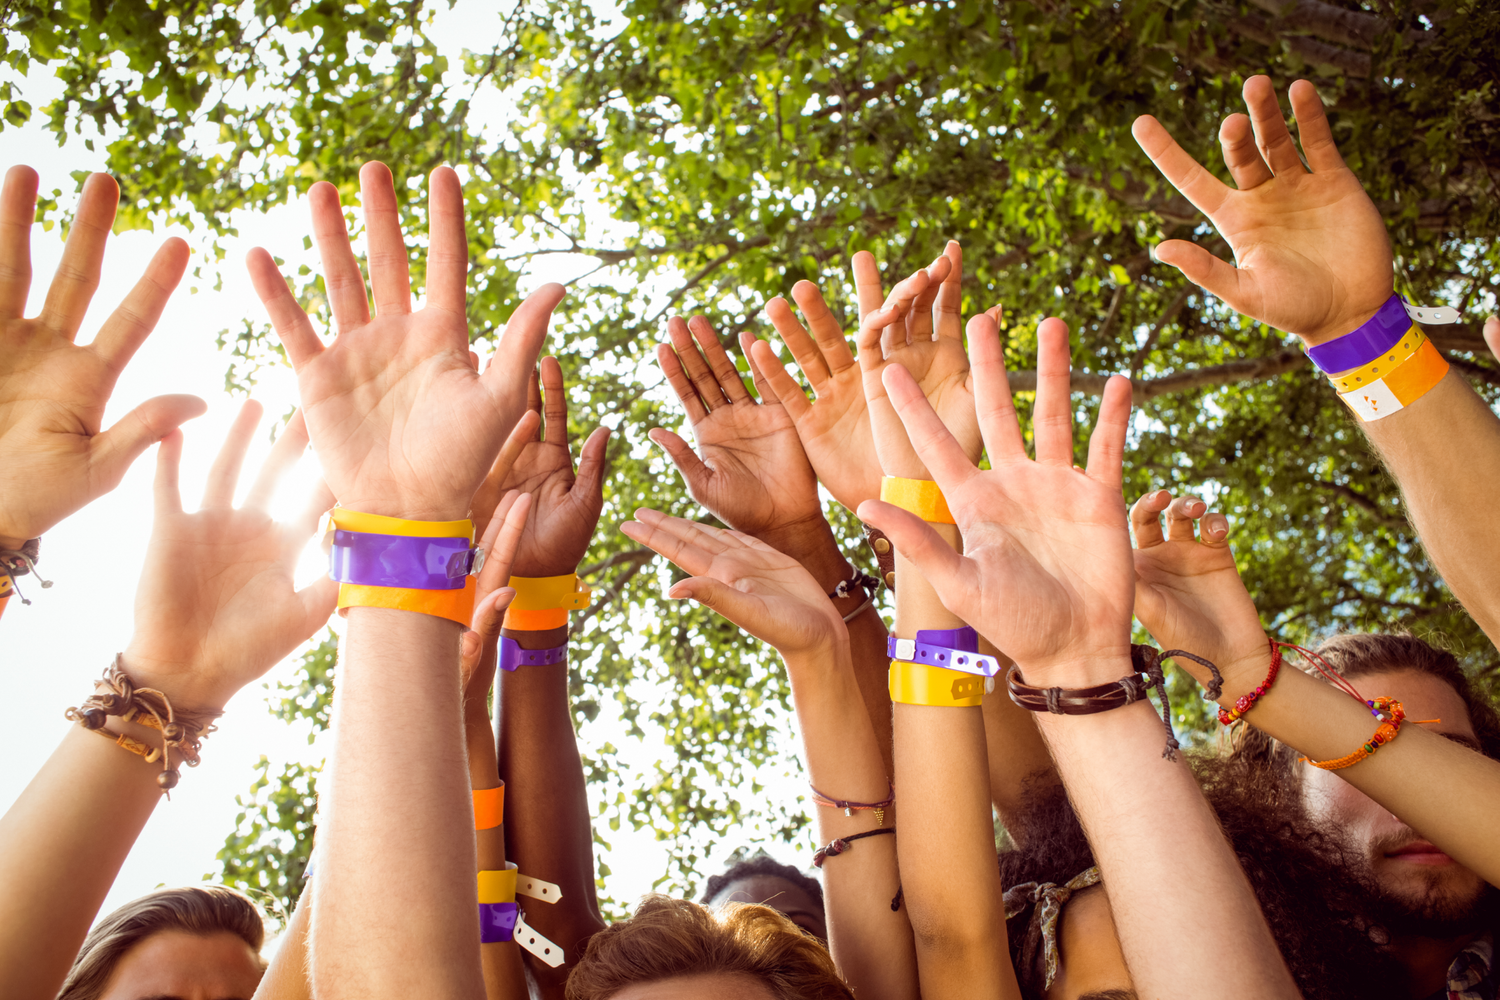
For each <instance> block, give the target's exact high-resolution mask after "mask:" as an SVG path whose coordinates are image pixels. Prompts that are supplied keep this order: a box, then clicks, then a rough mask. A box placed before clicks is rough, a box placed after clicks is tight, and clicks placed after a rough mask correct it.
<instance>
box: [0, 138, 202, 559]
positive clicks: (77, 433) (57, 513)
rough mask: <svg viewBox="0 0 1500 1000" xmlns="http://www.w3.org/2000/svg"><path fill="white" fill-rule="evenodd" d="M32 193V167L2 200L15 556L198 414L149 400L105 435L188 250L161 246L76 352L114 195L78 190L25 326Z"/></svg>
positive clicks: (1, 307) (189, 402) (2, 348)
mask: <svg viewBox="0 0 1500 1000" xmlns="http://www.w3.org/2000/svg"><path fill="white" fill-rule="evenodd" d="M36 194H37V175H36V172H35V171H34V170H32V169H31V168H30V167H19V166H18V167H12V168H11V169H10V171H9V173H7V174H6V176H5V185H4V188H3V190H0V549H12V550H14V549H19V548H20V547H21V545H22V543H23V542H25V541H26V540H27V539H31V538H36V537H37V536H39V535H41V534H42V533H43V532H44V531H47V530H48V529H49V528H51V527H52V526H53V525H55V524H57V523H58V522H59V521H61V520H62V519H63V518H65V517H67V516H68V515H69V514H71V513H73V512H74V511H76V510H78V509H79V508H80V507H83V506H84V505H85V504H87V503H89V502H90V501H92V500H94V499H97V498H98V497H100V496H103V495H104V494H105V493H108V492H109V491H110V490H112V489H114V488H115V487H116V486H118V485H119V483H120V479H121V478H122V477H123V476H124V475H125V470H126V469H128V468H129V467H130V463H131V462H133V461H135V459H136V457H137V456H139V455H140V454H141V452H143V451H145V450H146V448H147V447H148V446H150V445H152V444H155V443H156V442H157V441H160V440H161V439H162V438H164V437H166V435H168V434H169V433H171V431H172V430H173V429H174V428H175V427H177V426H178V425H179V424H181V423H182V422H183V421H185V420H188V419H190V418H192V417H196V416H198V415H199V414H201V413H202V412H203V411H204V409H205V406H204V403H203V400H201V399H199V398H198V397H196V396H157V397H155V398H153V399H148V400H147V401H145V402H144V403H142V404H140V405H139V406H137V407H136V408H135V409H134V410H132V411H130V412H129V413H127V414H126V415H125V416H123V417H121V418H120V420H118V421H117V422H116V423H115V424H114V426H112V427H110V428H109V429H108V430H104V429H103V428H102V421H103V419H104V410H105V407H106V406H107V405H108V403H109V397H110V393H111V392H112V391H113V390H114V387H115V381H116V380H117V379H118V378H119V377H120V373H121V372H122V371H124V369H125V366H126V365H127V364H129V362H130V358H131V356H132V355H134V354H135V352H136V350H137V349H138V348H139V347H140V346H141V344H142V343H143V342H144V341H145V339H146V337H147V336H148V335H149V334H150V333H151V330H152V328H153V327H155V325H156V321H157V320H158V319H159V318H160V317H161V313H162V309H163V308H165V306H166V303H167V299H168V297H169V296H170V295H171V294H172V290H173V289H174V288H176V287H177V282H178V281H180V280H181V279H182V274H183V271H184V270H185V269H186V267H187V259H188V247H187V244H186V243H184V242H183V241H182V240H180V239H176V238H173V239H170V240H167V241H166V243H165V244H163V245H162V248H161V249H160V250H158V251H157V252H156V255H155V256H154V257H152V259H151V262H150V263H149V264H148V265H147V266H146V273H145V274H144V275H143V276H142V277H141V280H140V281H139V282H137V283H136V286H135V288H134V289H132V290H131V292H130V294H129V295H128V296H126V298H125V301H124V302H122V303H121V304H120V306H119V308H117V309H116V310H115V311H114V312H113V313H112V314H110V316H109V318H108V319H106V320H105V321H104V325H103V326H102V327H101V328H100V330H99V333H98V335H97V336H96V337H95V338H94V340H93V342H92V343H89V344H87V345H78V344H75V343H74V342H73V341H74V338H75V337H77V336H78V331H79V328H80V327H81V326H82V325H83V319H84V315H85V313H87V311H88V308H89V302H90V300H91V299H92V298H93V296H94V292H95V290H97V289H98V287H99V271H100V267H101V265H102V262H103V260H104V245H105V243H106V241H107V240H108V237H109V232H110V227H111V226H112V225H113V223H114V218H115V209H116V208H117V207H118V205H119V200H120V189H119V185H117V184H116V183H115V182H114V179H113V178H111V177H110V176H109V175H107V174H92V175H90V176H89V178H88V179H87V180H86V181H85V182H84V185H83V193H82V195H81V196H80V198H79V202H78V210H77V212H76V213H75V215H74V219H73V225H72V227H71V228H70V229H69V231H68V242H67V246H66V248H65V249H64V250H63V256H62V261H61V263H60V264H59V265H58V269H57V275H56V276H55V277H54V278H53V281H52V285H51V287H50V288H48V290H47V299H46V304H45V305H44V306H43V307H42V312H41V315H39V316H37V317H36V318H35V319H26V318H25V311H26V299H27V294H28V292H29V291H30V286H31V223H32V218H33V216H34V215H35V212H36Z"/></svg>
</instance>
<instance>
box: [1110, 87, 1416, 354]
mask: <svg viewBox="0 0 1500 1000" xmlns="http://www.w3.org/2000/svg"><path fill="white" fill-rule="evenodd" d="M1244 94H1245V106H1246V107H1247V108H1248V109H1249V111H1250V116H1249V117H1248V118H1247V117H1246V116H1244V115H1230V116H1229V117H1228V118H1226V119H1225V120H1224V124H1223V125H1222V126H1221V127H1220V129H1219V142H1220V145H1221V146H1222V148H1223V151H1224V163H1225V165H1226V166H1227V167H1228V168H1229V173H1230V175H1231V176H1233V178H1234V182H1235V184H1236V185H1237V188H1238V189H1236V188H1231V187H1228V186H1227V185H1225V184H1224V183H1223V182H1221V181H1220V180H1218V179H1217V178H1216V177H1214V176H1213V175H1212V174H1210V173H1209V172H1208V171H1207V170H1205V169H1204V168H1203V167H1202V166H1201V165H1199V164H1198V162H1197V161H1196V160H1194V159H1193V158H1192V157H1191V156H1189V155H1188V154H1187V153H1186V152H1185V151H1184V150H1183V149H1182V147H1181V146H1179V145H1177V143H1176V142H1174V141H1173V140H1172V137H1171V136H1170V135H1168V134H1167V130H1166V129H1164V128H1163V127H1162V126H1161V124H1160V123H1159V122H1157V120H1156V119H1155V118H1152V117H1151V116H1149V115H1143V116H1142V117H1140V118H1137V119H1136V121H1135V125H1134V126H1133V127H1132V131H1133V132H1134V134H1135V138H1136V141H1137V142H1138V143H1140V146H1141V148H1142V149H1143V150H1145V151H1146V155H1147V156H1149V157H1151V160H1152V162H1153V163H1155V164H1156V167H1157V169H1158V170H1160V171H1161V172H1162V173H1163V174H1164V175H1166V178H1167V180H1169V181H1171V182H1172V185H1173V186H1174V187H1176V188H1177V190H1179V191H1181V192H1182V194H1183V196H1184V197H1186V198H1187V199H1188V200H1189V201H1191V202H1192V203H1193V204H1194V205H1195V206H1196V207H1197V208H1198V210H1199V211H1201V212H1202V213H1203V214H1204V215H1206V216H1208V218H1209V221H1210V222H1212V223H1213V224H1214V228H1216V229H1218V231H1219V234H1220V235H1222V236H1223V237H1224V239H1225V240H1226V241H1227V242H1228V243H1229V247H1230V249H1231V250H1232V251H1233V252H1234V260H1235V262H1234V264H1233V265H1230V264H1228V263H1226V262H1225V261H1222V260H1219V259H1218V258H1217V257H1215V256H1214V255H1213V254H1211V253H1209V252H1208V251H1207V250H1205V249H1203V248H1202V247H1199V246H1196V245H1195V244H1192V243H1188V242H1187V241H1185V240H1167V241H1166V242H1165V243H1162V244H1161V245H1159V246H1158V247H1157V248H1156V256H1157V258H1158V259H1160V260H1162V261H1164V262H1166V263H1168V264H1171V265H1172V266H1173V267H1175V268H1177V269H1178V270H1180V271H1181V272H1182V273H1183V274H1184V275H1186V276H1187V277H1188V279H1189V280H1190V281H1194V282H1196V283H1197V284H1199V285H1201V286H1202V287H1203V288H1205V289H1206V290H1208V291H1210V292H1212V293H1213V294H1215V295H1217V296H1218V297H1219V298H1221V299H1223V300H1224V301H1225V302H1226V303H1227V304H1228V305H1229V306H1230V308H1232V309H1234V310H1235V311H1236V312H1240V313H1243V314H1244V315H1246V316H1250V317H1252V318H1254V319H1258V320H1260V321H1261V322H1263V323H1268V324H1270V325H1271V326H1274V327H1276V328H1277V329H1281V330H1287V331H1289V332H1291V333H1295V334H1297V335H1298V336H1300V337H1302V338H1303V340H1305V341H1307V343H1308V344H1309V345H1310V346H1315V345H1317V344H1319V343H1322V342H1323V341H1325V340H1330V339H1332V338H1334V337H1338V336H1342V335H1343V334H1345V333H1348V332H1349V331H1350V330H1353V329H1354V328H1355V327H1357V326H1359V325H1360V324H1361V323H1363V322H1365V321H1366V320H1367V319H1369V318H1370V317H1371V316H1373V315H1374V314H1375V312H1376V310H1378V309H1379V308H1380V306H1381V305H1382V304H1383V303H1384V302H1385V301H1386V300H1387V299H1389V298H1390V297H1391V287H1392V262H1391V244H1390V239H1389V237H1388V236H1387V235H1386V231H1385V225H1384V224H1383V223H1382V222H1381V219H1380V213H1379V211H1377V210H1376V208H1375V205H1374V203H1373V202H1372V201H1370V197H1369V195H1367V194H1365V191H1364V188H1362V187H1361V186H1360V183H1359V179H1358V178H1357V177H1355V176H1354V173H1353V172H1352V171H1351V170H1350V169H1349V168H1348V167H1346V166H1345V165H1344V160H1343V157H1341V156H1340V155H1339V151H1338V148H1337V147H1336V146H1335V145H1334V144H1333V133H1332V131H1331V130H1330V129H1329V127H1328V118H1327V117H1326V116H1325V115H1324V113H1323V102H1322V101H1321V100H1320V99H1319V98H1318V93H1317V90H1316V89H1314V87H1313V85H1312V84H1311V83H1309V82H1307V81H1306V80H1298V81H1297V82H1296V83H1294V84H1292V86H1291V92H1290V97H1291V102H1292V111H1293V113H1294V114H1295V115H1296V116H1297V130H1298V132H1299V133H1300V135H1301V139H1302V152H1303V155H1305V156H1306V157H1307V166H1306V167H1304V166H1303V164H1302V160H1301V158H1299V157H1298V155H1297V147H1296V145H1295V144H1294V143H1293V142H1292V137H1291V134H1290V133H1289V132H1288V131H1287V127H1286V122H1285V120H1284V119H1283V118H1282V115H1281V105H1280V104H1279V103H1278V102H1277V100H1276V90H1275V87H1274V86H1273V85H1272V84H1271V80H1270V78H1269V77H1265V76H1252V77H1251V78H1250V79H1248V80H1246V81H1245V90H1244ZM1309 168H1310V170H1311V172H1309Z"/></svg>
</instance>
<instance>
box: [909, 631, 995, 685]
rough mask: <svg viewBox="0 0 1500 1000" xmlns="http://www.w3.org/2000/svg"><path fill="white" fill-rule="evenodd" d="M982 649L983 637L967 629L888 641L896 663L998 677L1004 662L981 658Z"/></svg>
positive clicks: (933, 632)
mask: <svg viewBox="0 0 1500 1000" xmlns="http://www.w3.org/2000/svg"><path fill="white" fill-rule="evenodd" d="M978 649H979V633H977V632H975V631H974V630H973V629H971V628H968V627H967V626H965V627H964V628H955V629H923V630H922V631H920V632H918V633H917V638H916V639H915V640H912V639H897V638H896V637H894V636H892V637H890V638H888V639H886V641H885V650H886V655H887V656H889V657H890V658H891V659H893V660H904V661H905V662H907V663H923V664H926V665H927V666H930V667H944V668H946V669H948V670H961V671H963V672H964V673H966V674H977V675H979V676H980V677H994V676H995V675H996V674H998V673H999V672H1000V661H999V660H998V659H996V658H995V657H993V656H981V655H980V654H979V653H978V652H977V650H978Z"/></svg>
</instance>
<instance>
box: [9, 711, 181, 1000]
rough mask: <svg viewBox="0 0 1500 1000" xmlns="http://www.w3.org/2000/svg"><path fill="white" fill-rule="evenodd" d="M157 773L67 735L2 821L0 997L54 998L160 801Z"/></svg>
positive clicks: (96, 741)
mask: <svg viewBox="0 0 1500 1000" xmlns="http://www.w3.org/2000/svg"><path fill="white" fill-rule="evenodd" d="M110 728H112V729H119V728H120V726H119V720H118V719H111V720H110ZM160 773H161V764H160V763H157V764H155V765H152V764H148V763H146V761H145V760H144V759H142V758H141V757H138V756H136V755H135V754H133V753H129V752H127V751H125V750H124V749H122V748H120V747H118V746H114V745H112V744H111V743H110V742H109V741H107V740H104V739H102V738H100V737H99V736H98V735H96V734H94V733H90V732H85V731H84V730H83V729H82V728H80V727H78V726H73V727H72V728H70V729H69V730H68V732H67V735H65V736H64V737H63V740H62V743H61V744H59V746H58V748H57V749H56V750H55V751H54V752H53V754H52V756H51V757H49V758H48V759H47V762H46V763H45V764H43V765H42V769H41V770H40V771H39V772H37V775H36V777H35V778H33V779H32V780H31V783H30V784H29V785H27V786H26V789H25V790H24V791H23V792H22V793H21V795H20V797H19V798H18V799H16V801H15V803H14V804H13V805H12V806H11V807H10V809H9V810H7V811H6V813H5V815H4V817H0V995H3V996H6V997H14V998H16V1000H31V998H35V1000H52V998H53V997H55V996H56V995H57V991H58V989H59V988H60V987H61V986H62V984H63V980H64V979H66V978H67V974H68V970H69V968H71V967H72V964H73V959H74V957H75V956H76V955H77V954H78V949H79V947H80V946H81V945H82V944H83V939H84V937H85V936H86V935H87V934H88V931H89V926H90V925H91V924H92V923H93V922H94V918H95V916H97V915H98V912H99V907H100V906H101V905H102V904H103V902H104V897H105V896H106V895H107V894H108V893H109V889H110V886H111V885H113V884H114V880H115V876H116V875H118V874H119V871H120V866H121V865H122V864H124V862H125V857H126V855H128V854H129V853H130V848H131V847H132V846H133V845H134V844H135V841H136V838H137V837H139V836H140V833H141V830H142V828H144V827H145V825H146V821H147V820H148V819H149V818H150V817H151V813H152V811H153V810H154V809H155V808H156V804H157V803H158V802H159V801H161V798H162V794H161V788H160V787H159V786H158V785H157V783H156V776H157V775H158V774H160Z"/></svg>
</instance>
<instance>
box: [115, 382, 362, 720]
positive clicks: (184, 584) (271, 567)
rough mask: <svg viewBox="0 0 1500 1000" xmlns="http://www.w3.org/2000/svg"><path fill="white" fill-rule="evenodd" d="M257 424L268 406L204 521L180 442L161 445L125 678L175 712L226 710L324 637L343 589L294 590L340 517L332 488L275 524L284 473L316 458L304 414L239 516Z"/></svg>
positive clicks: (236, 434) (240, 441)
mask: <svg viewBox="0 0 1500 1000" xmlns="http://www.w3.org/2000/svg"><path fill="white" fill-rule="evenodd" d="M260 418H261V406H260V404H259V403H257V402H254V401H250V402H247V403H245V405H244V407H243V408H242V409H241V410H240V414H239V417H238V418H237V419H236V420H235V422H234V426H233V428H232V429H231V430H230V432H229V436H228V437H227V438H226V439H225V441H224V447H223V448H222V449H221V450H220V451H219V457H218V459H217V460H216V461H215V462H214V465H213V468H212V469H211V470H210V471H209V475H208V485H207V487H206V488H205V489H204V492H203V506H202V508H201V509H200V510H199V511H198V512H197V513H194V514H189V513H186V512H185V511H184V510H183V509H182V496H181V493H180V491H179V490H178V486H177V472H178V467H179V465H180V464H181V460H182V434H181V432H179V431H173V432H171V433H169V434H168V435H167V436H166V437H165V438H163V439H162V442H161V449H160V451H159V452H158V454H157V459H156V517H155V521H154V523H153V524H152V529H151V542H150V545H149V546H148V547H147V549H146V566H145V569H144V570H143V571H142V573H141V583H140V587H139V588H138V589H137V591H136V598H135V635H134V636H133V637H132V638H131V640H130V645H129V646H128V647H127V648H126V650H125V668H126V671H127V672H128V673H129V674H130V676H131V679H132V680H134V681H135V683H136V684H137V686H143V687H153V688H157V689H158V690H160V691H163V692H165V693H166V694H167V696H168V697H169V698H171V699H172V704H173V706H174V707H175V708H177V709H178V710H182V711H190V712H205V711H207V712H213V711H217V710H218V709H220V708H222V707H223V705H224V703H225V702H226V701H228V700H229V698H230V697H231V696H232V695H233V694H234V693H235V692H236V691H238V690H239V689H240V688H242V687H244V686H245V685H246V684H249V683H250V682H251V681H253V680H255V679H256V678H258V677H260V676H261V675H262V674H264V673H265V672H266V671H267V670H269V669H271V667H273V666H275V665H276V663H277V662H279V661H280V660H281V659H282V658H284V657H285V656H287V655H288V654H289V653H291V652H292V650H294V649H296V648H297V647H298V646H299V645H301V644H302V643H303V642H305V641H306V640H307V639H308V638H309V637H310V636H311V635H312V634H313V633H314V632H316V631H317V630H318V629H319V628H322V627H323V625H324V623H326V622H327V621H328V616H329V615H330V614H332V613H333V609H334V605H335V604H336V603H337V600H338V584H336V583H334V582H333V581H332V580H330V579H328V578H327V577H326V576H323V577H319V578H318V580H317V581H316V582H315V583H312V584H309V585H308V586H307V587H305V588H304V589H302V590H300V591H299V590H297V589H296V588H295V587H294V586H293V585H292V574H293V572H294V570H295V568H296V565H297V557H298V555H299V554H300V553H301V551H302V549H303V547H304V546H305V545H306V544H307V540H308V539H309V538H311V537H312V534H313V532H314V531H315V530H316V528H317V524H318V518H319V517H320V516H321V515H322V514H323V512H324V511H326V510H328V508H329V507H331V506H333V496H332V495H331V494H330V493H329V492H328V490H327V488H326V487H324V486H322V485H321V484H320V486H319V488H318V491H317V493H316V494H315V495H314V496H313V497H312V498H311V499H310V502H309V503H308V505H307V507H306V508H305V509H304V510H303V512H302V513H301V515H299V516H298V518H297V519H296V520H295V521H293V522H291V523H288V524H277V523H276V522H275V521H273V520H271V517H270V515H269V514H268V513H266V510H267V508H268V507H269V505H270V503H271V499H272V497H273V496H274V494H275V492H276V484H277V482H278V481H279V480H280V478H281V476H282V474H283V473H285V472H286V470H287V469H288V468H290V467H291V466H292V465H294V464H295V463H296V461H297V459H298V457H299V456H301V454H302V452H303V451H304V450H305V449H306V448H307V428H306V426H305V425H304V424H303V422H302V418H301V415H300V414H299V415H296V416H293V417H292V419H291V421H290V422H289V423H288V424H287V426H286V429H285V430H283V431H282V432H281V437H280V438H278V439H277V441H276V444H275V445H274V446H273V447H272V449H271V454H270V455H269V456H268V457H267V458H266V461H265V464H264V465H263V466H262V467H261V470H260V474H259V475H258V476H257V477H256V479H255V483H254V484H253V485H252V486H251V487H250V492H249V494H248V495H247V496H246V497H245V503H244V506H242V507H239V508H236V507H235V506H234V493H235V486H236V484H237V483H238V481H239V476H240V468H241V466H242V465H243V464H244V461H245V450H246V448H248V447H249V445H250V440H251V438H252V437H253V436H254V435H255V429H256V426H257V425H258V424H259V423H260Z"/></svg>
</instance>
